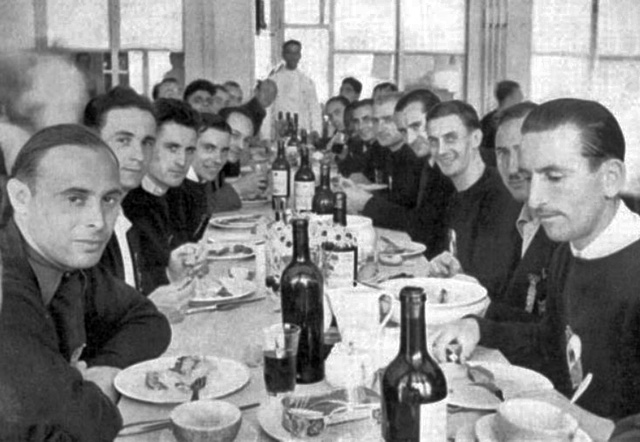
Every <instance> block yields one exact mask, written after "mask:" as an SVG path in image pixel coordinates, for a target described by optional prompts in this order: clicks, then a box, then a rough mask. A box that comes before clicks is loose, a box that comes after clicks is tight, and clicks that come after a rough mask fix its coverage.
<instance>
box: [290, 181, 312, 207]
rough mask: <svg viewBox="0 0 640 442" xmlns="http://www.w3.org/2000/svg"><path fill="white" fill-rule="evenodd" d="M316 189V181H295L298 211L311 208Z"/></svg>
mask: <svg viewBox="0 0 640 442" xmlns="http://www.w3.org/2000/svg"><path fill="white" fill-rule="evenodd" d="M315 191H316V183H315V182H314V181H310V182H309V181H296V182H295V202H296V210H297V211H304V210H308V211H310V210H311V208H312V206H313V195H314V194H315Z"/></svg>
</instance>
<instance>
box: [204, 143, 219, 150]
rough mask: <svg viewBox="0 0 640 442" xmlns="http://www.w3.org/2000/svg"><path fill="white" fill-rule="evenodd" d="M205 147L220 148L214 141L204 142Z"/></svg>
mask: <svg viewBox="0 0 640 442" xmlns="http://www.w3.org/2000/svg"><path fill="white" fill-rule="evenodd" d="M204 147H205V149H217V148H218V146H216V145H215V144H213V143H204Z"/></svg>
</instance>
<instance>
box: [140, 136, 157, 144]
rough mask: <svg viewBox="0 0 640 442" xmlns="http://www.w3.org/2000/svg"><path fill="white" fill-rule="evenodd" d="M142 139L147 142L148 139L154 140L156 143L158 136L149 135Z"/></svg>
mask: <svg viewBox="0 0 640 442" xmlns="http://www.w3.org/2000/svg"><path fill="white" fill-rule="evenodd" d="M142 141H145V142H146V141H152V142H154V143H155V142H156V137H152V136H151V135H149V136H147V137H144V140H142Z"/></svg>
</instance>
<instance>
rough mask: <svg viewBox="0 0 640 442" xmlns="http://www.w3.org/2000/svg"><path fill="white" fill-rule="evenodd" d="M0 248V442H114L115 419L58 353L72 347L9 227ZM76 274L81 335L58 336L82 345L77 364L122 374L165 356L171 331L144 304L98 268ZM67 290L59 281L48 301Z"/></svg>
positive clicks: (101, 396) (112, 409)
mask: <svg viewBox="0 0 640 442" xmlns="http://www.w3.org/2000/svg"><path fill="white" fill-rule="evenodd" d="M0 248H1V250H2V255H3V257H4V259H3V261H4V267H3V280H2V291H3V298H4V299H3V304H2V311H1V313H0V333H1V338H0V392H1V393H0V395H1V396H2V405H0V440H56V441H58V440H74V441H75V440H81V441H103V440H104V441H107V440H113V438H114V437H115V436H116V434H117V433H118V430H119V429H120V427H121V425H122V420H121V418H120V414H119V413H118V410H117V408H116V406H115V405H114V404H113V403H112V402H111V401H110V400H109V399H108V398H107V397H106V396H105V395H104V394H103V393H102V392H101V391H100V390H99V389H98V387H97V386H96V385H95V384H94V383H93V382H85V381H83V379H82V376H81V375H80V373H79V372H78V371H77V370H76V369H74V368H72V367H71V366H70V364H69V359H68V358H65V356H63V354H62V353H61V350H60V349H61V348H64V347H67V348H69V347H70V348H75V343H65V342H62V339H63V338H62V335H59V334H58V331H57V330H58V328H59V324H58V323H57V322H55V320H54V317H53V316H52V314H51V313H50V311H49V308H48V306H46V305H45V304H44V301H43V299H42V294H41V292H40V289H39V287H38V281H37V279H36V276H35V273H34V271H33V269H32V267H31V265H30V264H29V261H28V259H27V251H26V244H25V242H24V239H23V238H22V237H21V235H20V233H19V231H18V228H17V227H16V225H15V224H14V223H13V222H11V223H10V224H9V225H8V226H7V227H6V228H5V229H3V230H2V231H0ZM9 257H10V259H9ZM81 272H82V273H83V274H84V276H85V281H86V283H85V284H86V285H85V287H84V291H83V292H78V293H77V294H75V296H77V297H79V298H81V299H82V300H83V305H84V317H83V318H77V323H78V324H83V325H84V328H83V329H81V330H78V331H76V332H70V333H66V334H65V335H66V336H80V335H84V336H85V337H86V344H87V347H86V348H85V350H84V353H83V357H82V359H83V360H85V362H86V363H87V365H88V366H89V367H91V366H95V365H107V366H113V367H118V368H124V367H127V366H129V365H131V364H135V363H137V362H140V361H143V360H146V359H151V358H154V357H157V356H159V355H160V354H161V353H162V352H163V351H164V350H165V349H166V348H167V346H168V344H169V341H170V337H171V329H170V327H169V324H168V322H167V320H166V318H165V317H164V316H163V315H162V314H160V313H159V312H158V311H157V310H156V308H155V307H154V306H153V304H152V303H151V302H150V301H148V300H147V299H146V298H145V297H144V296H142V295H140V294H139V293H138V292H136V291H135V290H134V289H132V288H131V287H129V286H127V285H126V284H125V283H124V282H123V281H120V280H117V279H115V278H113V277H112V276H111V275H109V274H108V273H107V272H106V271H105V270H104V269H103V268H102V267H100V266H95V267H92V268H90V269H86V270H82V271H81ZM68 288H69V285H67V284H65V282H64V280H63V281H62V282H61V284H60V286H59V287H58V289H57V291H56V293H55V295H54V300H55V299H56V298H57V297H64V296H66V295H67V294H66V293H64V291H65V290H67V289H68ZM69 295H71V296H74V294H73V293H69Z"/></svg>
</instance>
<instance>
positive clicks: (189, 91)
mask: <svg viewBox="0 0 640 442" xmlns="http://www.w3.org/2000/svg"><path fill="white" fill-rule="evenodd" d="M184 101H185V102H187V103H188V104H189V106H191V107H192V108H194V109H195V110H197V111H198V112H200V113H210V114H217V113H218V112H220V111H221V110H222V109H224V108H225V107H227V106H228V105H229V93H228V92H227V90H226V89H225V88H224V86H222V85H219V84H213V83H211V82H210V81H208V80H204V79H202V78H201V79H198V80H194V81H192V82H191V83H189V84H188V85H187V87H186V88H185V89H184Z"/></svg>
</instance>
